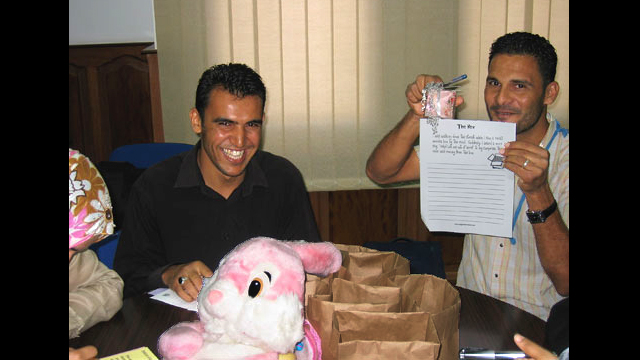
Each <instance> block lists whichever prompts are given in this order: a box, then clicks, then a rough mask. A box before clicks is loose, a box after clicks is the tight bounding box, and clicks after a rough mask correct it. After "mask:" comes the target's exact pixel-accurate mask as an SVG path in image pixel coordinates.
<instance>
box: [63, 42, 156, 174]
mask: <svg viewBox="0 0 640 360" xmlns="http://www.w3.org/2000/svg"><path fill="white" fill-rule="evenodd" d="M152 45H153V44H151V43H136V44H109V45H81V46H69V147H71V148H74V149H77V150H79V151H80V152H82V153H83V154H85V155H87V156H88V157H89V158H90V159H91V160H92V161H93V162H94V163H98V162H100V161H103V160H107V159H108V158H109V154H110V153H111V151H112V150H113V149H115V148H116V147H118V146H121V145H126V144H135V143H146V142H163V141H164V133H163V128H162V111H161V107H160V87H159V82H158V65H157V64H158V61H157V53H156V51H155V49H154V48H153V47H152Z"/></svg>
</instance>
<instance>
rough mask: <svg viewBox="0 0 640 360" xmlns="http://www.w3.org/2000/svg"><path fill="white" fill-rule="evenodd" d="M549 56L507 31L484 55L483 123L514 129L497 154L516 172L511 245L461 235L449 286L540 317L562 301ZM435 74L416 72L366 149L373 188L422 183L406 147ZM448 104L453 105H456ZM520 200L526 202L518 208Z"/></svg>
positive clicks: (562, 227) (558, 171)
mask: <svg viewBox="0 0 640 360" xmlns="http://www.w3.org/2000/svg"><path fill="white" fill-rule="evenodd" d="M556 64H557V56H556V52H555V49H554V48H553V46H552V45H551V44H550V43H549V42H548V41H547V40H546V39H544V38H542V37H540V36H537V35H533V34H529V33H511V34H507V35H504V36H502V37H500V38H499V39H497V40H496V41H495V42H494V43H493V45H492V47H491V51H490V56H489V69H488V75H487V78H486V83H485V90H484V97H485V104H486V107H487V112H488V114H489V117H490V119H491V121H498V122H507V123H515V124H516V141H513V142H509V143H506V144H505V145H504V148H502V149H500V154H501V155H502V156H504V160H503V163H504V167H505V168H506V169H508V170H510V171H512V172H513V173H514V175H515V181H516V186H515V187H514V189H515V191H514V219H513V221H514V227H513V238H512V239H509V238H503V237H495V236H486V235H478V234H466V236H465V240H464V249H463V256H462V261H461V263H460V268H459V271H458V278H457V285H458V286H461V287H465V288H469V289H472V290H475V291H478V292H481V293H484V294H487V295H491V296H493V297H496V298H499V299H501V300H503V301H505V302H508V303H511V304H513V305H515V306H517V307H520V308H522V309H524V310H526V311H528V312H531V313H532V314H534V315H537V316H538V317H540V318H542V319H546V318H547V317H548V315H549V310H550V308H551V306H553V304H555V303H557V302H558V301H559V300H561V299H562V298H563V296H568V295H569V226H568V220H569V135H568V131H567V130H566V129H563V128H562V127H560V124H559V122H558V121H557V120H555V119H554V118H553V117H552V115H551V114H549V113H548V112H547V106H548V105H550V104H552V103H553V102H554V101H555V99H556V97H557V95H558V91H559V85H558V83H557V82H555V81H554V78H555V72H556ZM429 82H442V79H441V78H440V77H439V76H431V75H419V76H418V77H417V78H416V81H415V82H414V83H412V84H410V85H409V86H408V87H407V90H406V92H405V93H406V97H407V103H408V104H409V108H410V109H409V111H408V112H407V114H406V115H405V116H404V117H403V119H402V120H401V121H400V122H399V123H398V124H397V125H396V127H395V128H394V129H393V130H391V132H389V134H387V135H386V136H385V137H384V138H383V139H382V140H381V142H380V143H379V144H378V146H377V147H376V148H375V149H374V151H373V153H372V154H371V156H370V157H369V159H368V161H367V168H366V170H367V176H369V178H371V179H372V180H373V181H375V182H377V183H380V184H388V183H395V182H401V181H410V180H416V179H419V178H420V162H419V158H418V152H417V149H415V148H414V143H415V141H416V140H417V138H418V136H419V129H420V118H422V117H424V114H423V110H422V104H421V100H422V92H421V90H422V89H423V88H425V85H426V84H427V83H429ZM462 102H463V100H462V98H460V97H458V98H457V99H456V106H459V105H460V104H462ZM442 121H447V120H442ZM525 200H526V201H525Z"/></svg>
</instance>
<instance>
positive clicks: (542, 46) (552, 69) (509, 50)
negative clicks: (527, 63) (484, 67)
mask: <svg viewBox="0 0 640 360" xmlns="http://www.w3.org/2000/svg"><path fill="white" fill-rule="evenodd" d="M498 54H509V55H530V56H533V57H534V58H535V59H536V61H537V62H538V68H539V69H540V75H542V85H543V87H545V88H546V86H547V85H549V83H551V82H552V81H554V80H555V77H556V66H557V64H558V56H557V55H556V49H555V48H554V47H553V45H551V43H550V42H549V40H547V39H545V38H543V37H542V36H539V35H536V34H531V33H528V32H514V33H509V34H506V35H503V36H501V37H499V38H498V39H496V41H494V42H493V44H492V45H491V51H490V52H489V64H491V60H492V59H493V57H494V56H495V55H498Z"/></svg>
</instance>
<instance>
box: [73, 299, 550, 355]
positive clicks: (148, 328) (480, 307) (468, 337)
mask: <svg viewBox="0 0 640 360" xmlns="http://www.w3.org/2000/svg"><path fill="white" fill-rule="evenodd" d="M457 289H458V291H459V292H460V298H461V306H460V323H459V328H460V347H461V348H463V347H482V348H488V349H494V350H518V348H517V347H516V346H515V344H514V343H513V334H514V333H516V332H518V333H520V334H522V335H524V336H526V337H528V338H530V339H532V340H533V341H536V342H537V343H539V344H542V343H543V341H544V327H545V321H543V320H541V319H540V318H538V317H536V316H534V315H532V314H529V313H527V312H525V311H523V310H520V309H518V308H516V307H514V306H512V305H509V304H507V303H505V302H502V301H500V300H497V299H494V298H492V297H489V296H486V295H483V294H480V293H477V292H474V291H471V290H467V289H464V288H457ZM197 319H198V315H197V313H195V312H193V311H188V310H184V309H181V308H178V307H175V306H171V305H167V304H164V303H161V302H158V301H156V300H151V299H150V298H149V296H148V295H139V296H136V297H132V298H128V299H125V300H124V305H123V307H122V309H121V310H120V311H119V312H118V313H116V315H114V317H113V318H112V319H111V320H109V321H107V322H102V323H98V324H96V325H94V326H93V327H92V328H90V329H89V330H87V331H85V332H84V333H82V334H81V335H80V337H78V338H75V339H71V340H69V346H71V347H74V348H78V347H81V346H85V345H94V346H96V347H97V348H98V352H99V354H98V356H108V355H113V354H117V353H120V352H123V351H127V350H131V349H135V348H138V347H141V346H147V347H149V349H151V351H153V353H154V354H156V355H158V349H157V342H158V338H159V337H160V335H161V334H162V333H163V332H164V331H165V330H167V329H168V328H170V327H171V326H173V325H174V324H176V323H179V322H181V321H193V320H197Z"/></svg>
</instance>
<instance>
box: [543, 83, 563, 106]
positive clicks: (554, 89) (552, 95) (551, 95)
mask: <svg viewBox="0 0 640 360" xmlns="http://www.w3.org/2000/svg"><path fill="white" fill-rule="evenodd" d="M559 92H560V85H558V83H557V82H555V81H552V82H550V83H549V85H547V88H546V89H545V90H544V104H545V105H551V104H553V102H554V101H556V98H557V97H558V93H559Z"/></svg>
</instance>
